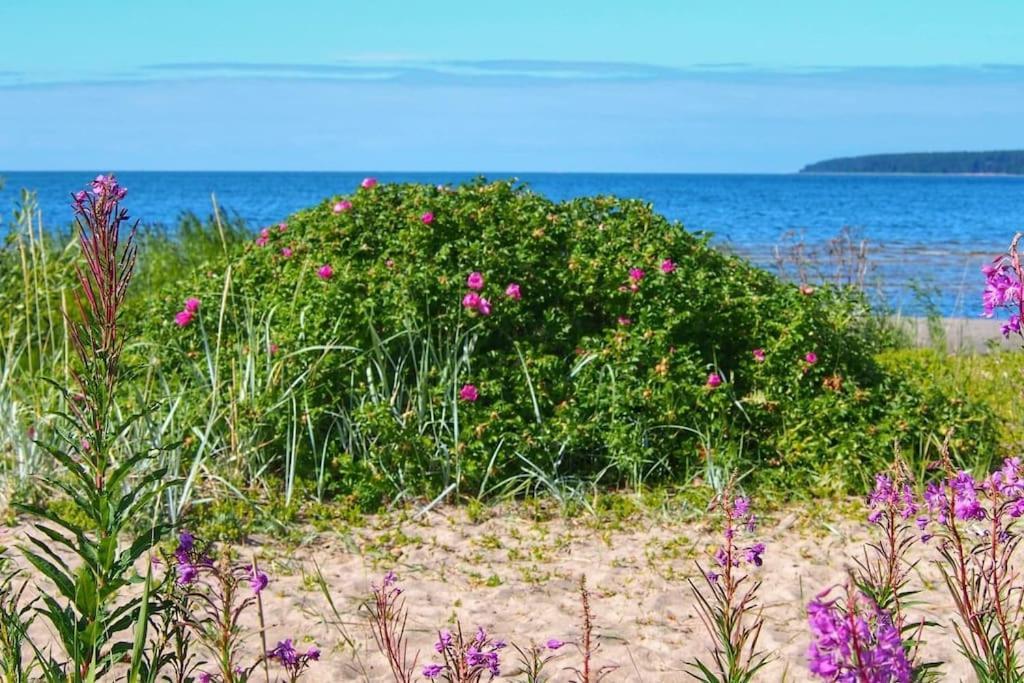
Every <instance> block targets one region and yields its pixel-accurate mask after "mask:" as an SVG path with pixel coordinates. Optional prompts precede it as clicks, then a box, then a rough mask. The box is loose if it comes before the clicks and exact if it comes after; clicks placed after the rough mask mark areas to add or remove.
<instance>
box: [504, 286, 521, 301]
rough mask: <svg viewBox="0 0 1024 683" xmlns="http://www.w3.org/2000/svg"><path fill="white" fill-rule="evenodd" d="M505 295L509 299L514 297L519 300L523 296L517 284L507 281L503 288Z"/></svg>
mask: <svg viewBox="0 0 1024 683" xmlns="http://www.w3.org/2000/svg"><path fill="white" fill-rule="evenodd" d="M505 296H507V297H508V298H509V299H515V300H516V301H519V300H520V299H522V298H523V293H522V292H521V291H520V289H519V285H518V284H517V283H515V282H510V283H508V287H506V288H505Z"/></svg>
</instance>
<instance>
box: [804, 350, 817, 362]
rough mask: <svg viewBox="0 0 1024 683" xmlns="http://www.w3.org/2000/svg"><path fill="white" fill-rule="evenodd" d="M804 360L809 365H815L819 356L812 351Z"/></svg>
mask: <svg viewBox="0 0 1024 683" xmlns="http://www.w3.org/2000/svg"><path fill="white" fill-rule="evenodd" d="M804 360H805V361H807V364H808V365H814V364H815V363H817V362H818V354H816V353H814V351H811V352H810V353H808V354H807V355H806V356H804Z"/></svg>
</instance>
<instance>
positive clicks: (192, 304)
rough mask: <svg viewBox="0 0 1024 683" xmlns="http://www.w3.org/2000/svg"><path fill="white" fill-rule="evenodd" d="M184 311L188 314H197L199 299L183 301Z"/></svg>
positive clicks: (190, 298)
mask: <svg viewBox="0 0 1024 683" xmlns="http://www.w3.org/2000/svg"><path fill="white" fill-rule="evenodd" d="M185 310H186V311H188V312H189V313H195V312H197V311H198V310H199V299H197V298H195V297H194V296H190V297H189V298H187V299H185Z"/></svg>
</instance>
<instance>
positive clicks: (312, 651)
mask: <svg viewBox="0 0 1024 683" xmlns="http://www.w3.org/2000/svg"><path fill="white" fill-rule="evenodd" d="M267 658H268V659H271V660H273V661H275V662H277V663H278V664H280V665H281V666H282V667H283V668H284V670H285V674H286V676H287V678H288V681H289V682H290V683H291V682H294V681H297V680H299V677H300V676H301V675H302V673H303V672H304V671H305V670H306V668H307V667H308V666H309V665H310V663H311V662H316V661H319V660H320V650H319V649H318V648H317V647H315V646H311V647H309V648H307V649H306V651H305V652H299V651H298V650H296V649H295V646H294V645H293V644H292V641H291V638H288V639H286V640H282V641H281V642H280V643H278V644H277V647H275V648H274V649H273V650H270V651H269V652H268V653H267Z"/></svg>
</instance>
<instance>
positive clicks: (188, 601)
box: [165, 531, 320, 683]
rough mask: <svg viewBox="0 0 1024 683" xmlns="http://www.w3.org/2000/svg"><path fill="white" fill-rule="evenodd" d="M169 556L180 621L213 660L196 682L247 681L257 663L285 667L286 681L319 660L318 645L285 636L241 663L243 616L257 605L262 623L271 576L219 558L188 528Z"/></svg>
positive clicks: (250, 566) (206, 663) (205, 664)
mask: <svg viewBox="0 0 1024 683" xmlns="http://www.w3.org/2000/svg"><path fill="white" fill-rule="evenodd" d="M165 560H166V562H167V565H168V567H169V568H170V571H171V574H170V576H169V578H173V581H172V582H171V583H172V585H174V586H176V587H177V588H178V589H179V590H177V591H174V592H173V593H172V599H173V601H174V604H175V609H176V613H177V614H178V620H179V622H180V624H181V625H182V626H183V627H184V628H185V629H187V631H188V633H187V634H186V636H184V637H187V638H189V639H190V638H192V637H194V638H196V639H197V640H198V642H199V644H200V645H201V646H202V647H203V648H204V649H205V650H206V651H207V653H208V654H209V660H208V661H207V662H205V663H204V664H200V665H197V666H203V667H204V668H209V669H211V670H210V671H207V670H201V671H199V672H198V678H197V680H198V681H207V682H216V683H243V682H244V681H246V680H249V677H250V676H251V674H252V672H253V671H255V670H256V668H257V667H259V666H260V665H261V664H263V665H266V663H271V662H272V663H277V664H279V665H280V666H281V667H282V668H283V669H284V673H285V677H286V679H287V680H288V681H296V680H298V679H299V677H300V676H301V675H302V673H303V672H304V671H305V670H306V669H307V668H308V667H309V665H310V663H311V662H315V661H317V660H318V659H319V658H320V651H319V650H318V649H317V648H316V647H311V648H309V649H307V650H306V651H305V652H299V651H298V650H296V649H295V647H294V645H293V644H292V640H290V639H287V640H283V641H281V642H280V643H278V645H277V647H275V648H273V649H270V650H268V651H266V652H265V653H264V655H263V656H262V657H260V658H257V659H256V660H255V661H252V662H250V663H248V664H243V662H242V648H243V641H244V639H245V637H246V631H245V629H244V628H243V627H242V617H243V615H244V614H245V613H246V612H248V611H249V610H250V609H252V608H256V609H257V610H258V612H259V615H260V623H261V624H262V623H263V616H262V602H261V601H260V594H261V593H262V592H263V590H264V589H266V587H267V586H268V585H269V583H270V577H269V576H268V575H267V574H266V573H265V572H264V571H262V570H261V569H260V568H259V567H258V566H257V565H256V564H255V563H239V562H231V561H230V560H229V559H228V558H227V557H226V556H222V557H220V558H217V557H215V556H214V554H213V552H212V548H211V547H210V546H209V545H208V544H204V543H201V542H200V541H198V540H197V539H196V538H195V536H193V535H192V534H191V533H189V532H187V531H183V532H181V533H180V534H179V535H178V545H177V547H176V548H175V550H174V553H173V554H172V555H170V556H169V557H166V558H165ZM261 636H262V634H261Z"/></svg>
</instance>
